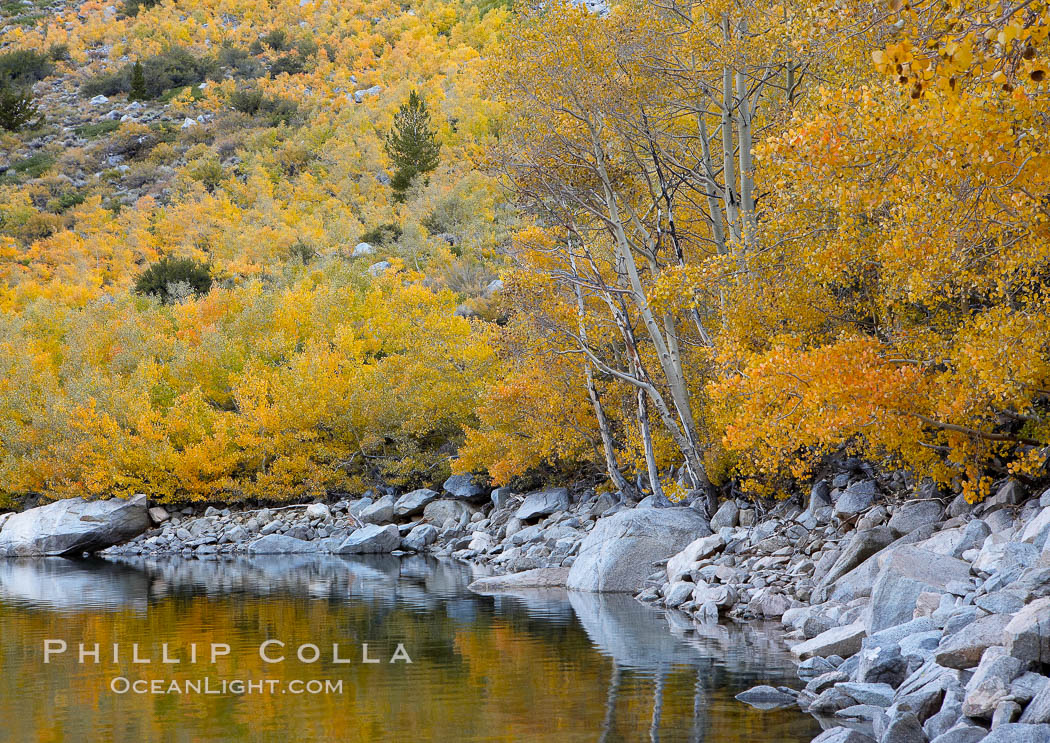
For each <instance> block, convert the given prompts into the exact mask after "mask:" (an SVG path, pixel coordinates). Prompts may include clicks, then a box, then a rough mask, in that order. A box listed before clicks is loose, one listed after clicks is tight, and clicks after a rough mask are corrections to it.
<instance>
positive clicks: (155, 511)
mask: <svg viewBox="0 0 1050 743" xmlns="http://www.w3.org/2000/svg"><path fill="white" fill-rule="evenodd" d="M1048 510H1050V509H1048ZM147 513H148V514H149V520H150V521H152V522H153V523H154V524H163V523H164V522H165V521H167V520H168V519H170V518H171V514H170V513H168V510H167V509H166V508H164V506H153V507H152V508H150V509H149V511H147Z"/></svg>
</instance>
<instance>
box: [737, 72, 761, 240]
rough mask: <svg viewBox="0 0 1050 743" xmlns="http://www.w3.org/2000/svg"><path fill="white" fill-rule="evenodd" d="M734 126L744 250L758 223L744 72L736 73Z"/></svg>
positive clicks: (749, 113)
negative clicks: (738, 165)
mask: <svg viewBox="0 0 1050 743" xmlns="http://www.w3.org/2000/svg"><path fill="white" fill-rule="evenodd" d="M736 98H737V103H736V105H737V109H736V127H737V143H738V145H739V152H740V212H741V221H742V222H743V224H742V232H743V239H744V244H743V248H744V250H745V252H746V250H747V249H748V247H749V246H750V245H751V244H752V243H753V242H754V239H755V231H756V229H757V227H758V223H757V221H756V220H755V197H754V184H755V179H754V175H755V173H754V165H753V163H752V160H751V149H752V142H751V107H750V101H749V99H748V94H747V80H746V79H745V78H744V73H742V72H737V73H736Z"/></svg>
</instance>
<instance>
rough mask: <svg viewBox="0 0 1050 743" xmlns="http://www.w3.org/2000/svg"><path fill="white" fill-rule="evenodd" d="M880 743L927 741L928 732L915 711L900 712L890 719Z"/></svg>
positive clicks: (922, 742) (916, 742) (919, 742)
mask: <svg viewBox="0 0 1050 743" xmlns="http://www.w3.org/2000/svg"><path fill="white" fill-rule="evenodd" d="M879 743H926V734H925V733H924V732H923V731H922V723H920V722H919V718H918V717H916V716H915V714H914V713H913V712H900V713H898V714H897V715H896V716H894V717H893V718H892V719H891V720H890V722H889V724H888V725H887V726H886V729H885V731H884V732H883V733H882V737H881V738H879Z"/></svg>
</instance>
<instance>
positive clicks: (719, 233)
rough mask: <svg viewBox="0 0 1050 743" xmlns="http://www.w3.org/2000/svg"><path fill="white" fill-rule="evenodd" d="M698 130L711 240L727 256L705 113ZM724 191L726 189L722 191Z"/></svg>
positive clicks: (698, 119) (699, 120)
mask: <svg viewBox="0 0 1050 743" xmlns="http://www.w3.org/2000/svg"><path fill="white" fill-rule="evenodd" d="M696 122H697V128H698V129H699V132H700V157H701V159H702V162H703V164H704V175H705V176H706V177H707V188H706V189H704V190H705V191H707V209H708V211H709V212H710V218H711V224H710V227H711V239H712V240H713V241H714V243H715V248H716V249H717V250H718V254H719V255H726V254H727V253H728V252H729V249H728V247H727V246H726V231H725V227H724V226H723V225H722V221H723V219H724V217H723V215H722V205H721V203H719V201H718V196H716V195H715V189H716V188H719V186H718V181H717V180H715V164H714V161H713V160H712V159H711V137H710V136H709V135H708V133H707V122H706V121H704V114H703V112H702V111H701V112H699V113H697V115H696ZM720 190H723V193H724V189H720Z"/></svg>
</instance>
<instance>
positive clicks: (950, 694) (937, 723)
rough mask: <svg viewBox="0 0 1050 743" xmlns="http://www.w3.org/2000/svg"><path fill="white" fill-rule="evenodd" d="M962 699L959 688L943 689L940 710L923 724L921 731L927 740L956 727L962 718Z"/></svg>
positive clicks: (962, 692)
mask: <svg viewBox="0 0 1050 743" xmlns="http://www.w3.org/2000/svg"><path fill="white" fill-rule="evenodd" d="M964 697H965V692H964V691H963V689H962V687H960V686H956V685H951V686H949V687H948V688H947V689H945V691H944V699H943V700H942V702H941V708H940V709H939V710H938V711H937V712H936V714H933V715H930V717H929V719H927V720H926V722H925V723H923V726H922V730H923V732H924V733H926V737H927V738H929V739H930V740H933V739H934V738H937V737H938V736H941V735H943V734H944V733H946V732H948V731H949V730H951V729H952V728H953V727H955V726H956V724H957V723H958V722H959V718H961V717H962V703H963V698H964Z"/></svg>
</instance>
